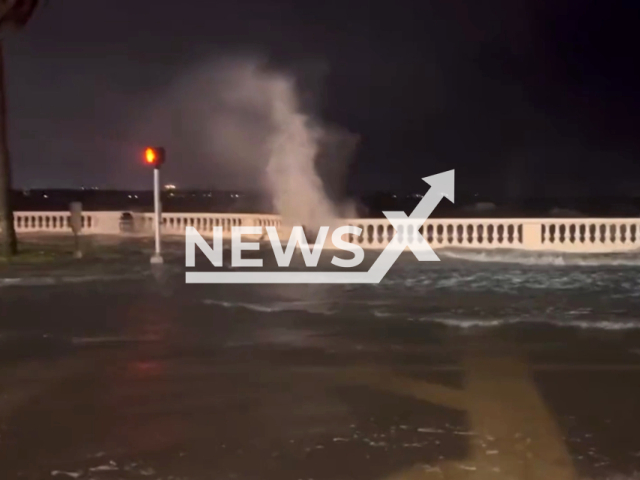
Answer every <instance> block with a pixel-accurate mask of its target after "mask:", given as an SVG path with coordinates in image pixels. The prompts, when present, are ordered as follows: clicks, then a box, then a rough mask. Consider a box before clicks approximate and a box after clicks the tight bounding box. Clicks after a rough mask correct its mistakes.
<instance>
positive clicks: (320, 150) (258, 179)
mask: <svg viewBox="0 0 640 480" xmlns="http://www.w3.org/2000/svg"><path fill="white" fill-rule="evenodd" d="M298 86H299V85H297V83H296V79H295V78H294V76H293V75H289V74H285V73H282V72H280V71H275V70H273V69H268V68H266V67H265V62H261V61H258V60H255V59H246V58H241V59H238V58H235V59H231V60H230V59H227V60H224V61H216V62H211V63H209V64H207V65H206V66H205V67H204V68H199V69H197V70H196V71H194V72H192V73H190V74H189V75H187V76H185V77H184V78H182V79H181V81H180V82H179V83H178V84H177V85H176V86H175V88H174V89H173V90H172V91H171V93H170V95H168V96H167V97H165V98H163V99H162V101H161V102H159V104H158V105H157V106H156V113H155V114H152V115H146V119H145V123H146V125H145V127H146V128H147V129H148V130H149V131H151V130H153V132H154V134H155V135H156V136H157V137H158V138H159V141H163V142H166V138H171V142H170V143H171V144H172V145H170V150H171V151H172V152H176V153H173V154H172V158H175V157H179V158H181V159H183V160H182V162H183V163H182V165H181V169H180V171H179V172H176V174H177V175H181V176H182V177H183V178H185V180H183V181H184V182H189V183H194V182H195V183H196V184H197V183H198V181H200V182H202V179H204V178H213V179H215V185H214V186H215V187H216V188H219V189H225V190H232V189H236V190H241V191H245V190H249V191H251V190H253V191H255V190H259V191H261V192H262V193H264V194H266V195H267V196H268V197H269V198H270V199H271V201H272V203H273V207H274V208H275V210H276V211H277V213H279V214H280V215H282V217H283V220H284V222H285V224H289V225H306V226H309V227H312V228H315V227H319V226H321V225H329V226H331V225H333V224H334V222H335V219H336V218H337V217H341V216H345V215H351V214H353V213H352V212H347V211H345V209H344V207H343V206H340V205H337V204H336V203H335V202H334V201H332V200H331V199H330V198H329V196H328V195H327V192H326V190H325V185H324V184H323V179H322V178H321V176H320V175H319V173H318V169H317V167H318V166H319V162H320V163H321V162H331V164H330V165H328V164H326V163H323V164H322V165H321V166H324V167H329V168H325V170H329V171H331V172H332V174H333V178H329V179H327V178H325V179H324V180H325V181H327V182H337V183H342V182H343V181H344V176H345V175H346V168H345V167H346V166H347V163H348V160H349V157H350V154H351V152H352V151H353V149H354V147H355V144H356V137H355V136H354V135H352V134H349V133H348V132H345V131H344V130H342V129H339V128H335V127H333V126H332V127H329V126H327V125H325V124H323V123H321V122H320V121H319V120H318V119H317V118H314V117H313V116H312V115H310V114H308V113H306V112H305V111H304V110H303V106H302V105H301V101H300V96H299V91H298ZM149 118H155V119H156V121H155V123H154V124H153V125H151V124H149V122H148V119H149ZM157 132H164V133H160V134H159V133H157ZM149 136H150V135H147V136H146V137H145V138H149ZM160 137H161V138H160ZM187 177H188V178H187ZM172 183H178V184H180V180H177V181H176V182H172ZM332 186H333V185H332ZM334 190H335V189H334Z"/></svg>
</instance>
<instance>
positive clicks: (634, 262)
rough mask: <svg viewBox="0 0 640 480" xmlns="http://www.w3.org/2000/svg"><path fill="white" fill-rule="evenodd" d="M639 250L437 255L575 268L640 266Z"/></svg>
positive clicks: (458, 251) (450, 252)
mask: <svg viewBox="0 0 640 480" xmlns="http://www.w3.org/2000/svg"><path fill="white" fill-rule="evenodd" d="M639 253H640V250H639V251H634V252H625V253H617V254H597V253H590V254H579V253H564V254H563V253H552V252H527V251H523V250H506V251H499V250H492V251H478V250H462V249H443V250H439V251H438V255H439V256H442V257H446V258H453V259H458V260H468V261H472V262H493V263H516V264H521V265H556V266H565V265H567V266H568V265H577V266H607V265H611V266H616V265H620V266H640V255H639Z"/></svg>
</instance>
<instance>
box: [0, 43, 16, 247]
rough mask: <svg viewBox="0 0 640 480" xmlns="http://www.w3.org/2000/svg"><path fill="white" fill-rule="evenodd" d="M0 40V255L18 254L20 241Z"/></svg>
mask: <svg viewBox="0 0 640 480" xmlns="http://www.w3.org/2000/svg"><path fill="white" fill-rule="evenodd" d="M3 47H4V46H3V44H2V41H1V40H0V255H2V256H5V257H9V256H12V255H15V254H16V253H17V252H18V241H17V239H16V230H15V227H14V224H13V209H12V208H11V165H10V162H9V144H8V138H7V101H6V97H7V92H6V89H5V81H4V80H5V78H4V77H5V75H4V49H3Z"/></svg>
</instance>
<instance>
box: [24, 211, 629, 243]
mask: <svg viewBox="0 0 640 480" xmlns="http://www.w3.org/2000/svg"><path fill="white" fill-rule="evenodd" d="M14 216H15V226H16V230H17V231H18V232H19V233H30V232H51V233H55V232H60V233H68V232H69V231H70V226H69V217H70V214H69V212H16V213H15V214H14ZM82 219H83V233H86V234H132V235H150V234H151V233H153V214H152V213H132V212H84V213H83V214H82ZM343 224H344V225H353V226H356V227H359V228H361V229H362V234H361V235H360V236H355V235H351V236H350V239H349V240H350V241H351V242H354V243H356V244H358V245H360V246H362V247H363V248H366V249H382V248H384V247H385V246H387V245H388V243H389V241H390V240H391V239H392V238H393V235H394V228H393V227H392V226H391V224H390V223H389V221H388V220H386V219H349V220H344V221H343ZM187 226H192V227H195V228H196V230H198V231H199V232H200V233H201V234H205V233H207V232H211V231H212V230H213V227H222V230H223V232H224V234H225V236H226V237H229V236H230V234H231V229H232V227H234V226H258V227H267V226H273V227H276V228H277V229H278V230H279V231H280V232H281V235H282V236H283V237H288V231H287V230H286V229H285V228H284V227H283V225H282V221H281V219H280V217H279V216H277V215H266V214H231V213H229V214H219V213H165V214H163V216H162V231H163V233H164V234H165V235H182V234H184V232H185V229H186V227H187ZM406 228H407V230H406V231H404V230H402V227H401V231H399V232H398V233H399V234H401V235H407V237H408V239H412V238H414V237H415V236H416V235H422V236H423V237H424V238H425V239H426V240H427V242H428V243H429V244H430V245H431V246H432V247H433V248H434V249H439V248H475V249H500V248H501V249H525V250H551V251H560V252H584V253H590V252H592V253H604V252H618V251H629V250H635V249H640V218H606V219H604V218H580V219H427V221H426V222H425V224H424V225H423V226H422V227H421V228H420V229H419V230H417V231H413V227H406ZM289 231H290V230H289ZM310 241H312V239H310ZM329 243H330V242H329Z"/></svg>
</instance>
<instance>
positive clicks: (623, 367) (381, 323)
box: [0, 244, 640, 480]
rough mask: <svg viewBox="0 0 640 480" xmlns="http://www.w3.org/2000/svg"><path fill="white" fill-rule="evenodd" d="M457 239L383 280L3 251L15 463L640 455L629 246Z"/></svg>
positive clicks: (407, 465)
mask: <svg viewBox="0 0 640 480" xmlns="http://www.w3.org/2000/svg"><path fill="white" fill-rule="evenodd" d="M143 246H145V247H146V244H144V245H143ZM442 259H443V261H442V262H439V263H431V264H421V263H418V262H417V261H415V259H414V258H413V257H411V256H407V257H406V258H404V257H403V258H402V259H401V261H400V262H398V264H396V266H394V268H393V269H392V271H391V272H390V273H389V274H388V276H387V278H385V280H383V282H382V283H381V284H380V285H376V286H357V285H343V286H340V285H329V286H323V285H315V286H308V285H262V286H250V285H218V286H215V285H186V284H185V283H184V272H185V268H184V267H183V257H182V251H181V247H180V246H179V245H178V246H174V247H171V246H169V250H168V252H167V257H166V260H167V263H166V264H165V265H164V266H163V267H162V268H160V269H152V268H151V267H150V265H149V263H148V255H147V254H146V253H144V254H143V253H141V246H140V244H132V245H131V248H130V249H129V250H127V248H124V249H123V248H122V246H121V245H119V246H117V248H116V249H114V251H113V254H112V255H105V254H104V250H103V254H102V255H101V256H95V257H94V258H91V256H90V255H88V258H86V259H85V260H83V261H81V262H71V261H66V260H65V261H53V262H48V263H42V264H38V265H33V264H31V265H25V266H21V265H11V266H4V267H0V277H1V278H0V319H1V328H0V447H1V448H0V478H3V479H4V478H6V479H14V478H15V479H34V480H35V479H50V478H56V479H65V478H79V479H95V480H102V479H120V478H122V479H136V478H149V479H163V480H168V479H173V480H177V479H184V480H199V479H274V480H275V479H278V480H285V479H292V480H298V479H304V480H309V479H313V480H322V479H351V478H353V479H363V480H364V479H367V480H369V479H392V478H393V479H399V478H406V479H414V478H415V479H418V478H452V479H457V478H483V479H484V478H495V479H507V478H518V479H520V478H526V479H550V478H553V479H565V478H566V479H569V478H593V479H596V478H619V477H616V475H621V476H622V477H620V478H627V477H631V478H632V476H633V475H634V473H635V472H636V471H640V434H639V433H638V432H637V425H638V424H640V421H639V420H640V419H639V418H638V417H639V416H640V409H638V408H637V406H638V405H640V315H639V314H638V313H637V312H638V311H639V310H638V306H640V305H639V302H640V288H639V287H640V285H639V283H640V275H639V274H640V268H638V267H636V266H634V259H633V258H632V257H629V258H626V260H625V261H624V262H619V261H618V262H617V264H616V262H609V263H608V264H606V263H604V264H599V265H598V264H593V262H592V263H590V264H589V263H588V262H587V264H585V262H584V261H583V260H580V259H576V258H569V259H567V258H564V259H560V260H558V258H555V257H554V258H551V259H550V258H543V257H541V258H538V259H537V260H536V261H531V259H530V258H528V259H524V260H522V261H514V258H506V259H505V258H488V259H487V258H484V259H479V258H459V255H455V256H454V255H450V256H447V255H443V256H442ZM480 260H482V261H480ZM507 260H508V261H507ZM515 260H518V259H517V258H516V259H515ZM620 263H622V264H620Z"/></svg>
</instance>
